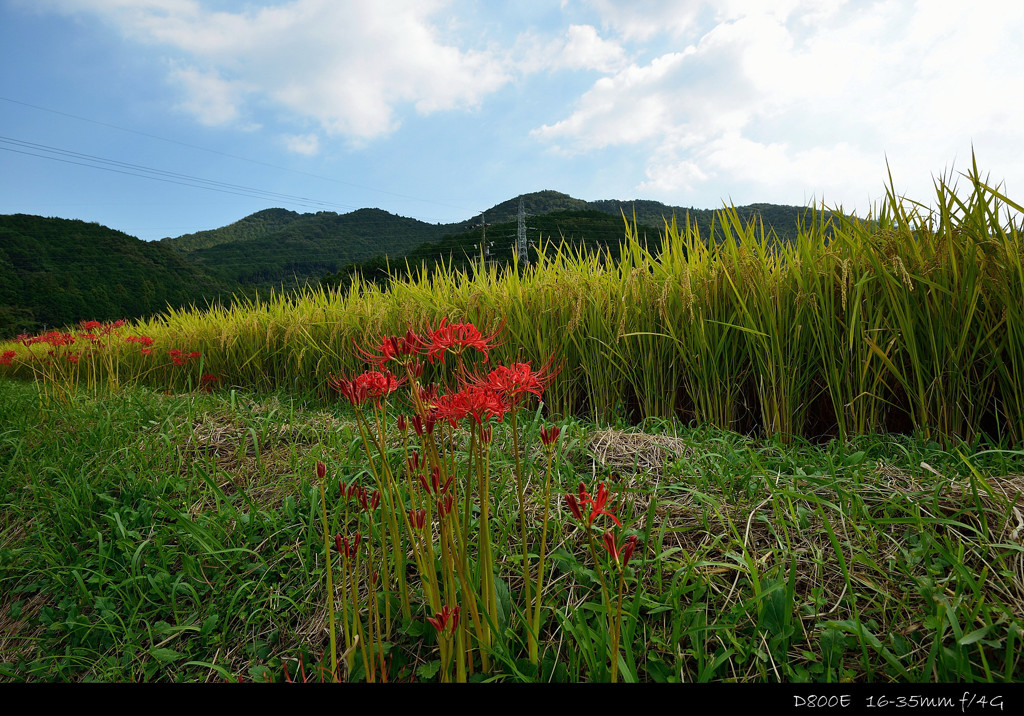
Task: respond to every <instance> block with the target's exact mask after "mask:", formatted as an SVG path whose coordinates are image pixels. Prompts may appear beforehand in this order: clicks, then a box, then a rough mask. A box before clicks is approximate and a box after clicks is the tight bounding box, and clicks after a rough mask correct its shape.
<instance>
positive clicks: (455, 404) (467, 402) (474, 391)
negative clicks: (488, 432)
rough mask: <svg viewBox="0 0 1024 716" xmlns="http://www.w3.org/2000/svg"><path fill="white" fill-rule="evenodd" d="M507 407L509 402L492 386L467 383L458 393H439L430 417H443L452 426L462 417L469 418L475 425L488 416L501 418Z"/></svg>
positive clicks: (437, 418)
mask: <svg viewBox="0 0 1024 716" xmlns="http://www.w3.org/2000/svg"><path fill="white" fill-rule="evenodd" d="M509 409H510V406H509V404H508V403H506V402H505V401H504V400H503V399H502V396H501V395H500V394H499V393H498V391H496V390H494V389H493V388H489V387H483V386H475V385H467V386H466V387H465V388H463V389H462V390H460V391H459V392H458V393H452V394H450V395H439V396H438V397H437V399H436V400H435V401H434V403H433V409H432V410H431V417H433V418H434V419H435V420H440V419H442V418H444V419H446V420H448V422H449V423H450V424H451V425H452V427H455V424H456V423H458V421H460V420H462V419H463V418H471V419H472V420H473V421H474V422H475V423H476V424H477V425H482V424H483V422H484V420H487V419H490V418H497V419H498V420H501V419H502V418H503V417H504V415H505V413H506V412H508V411H509Z"/></svg>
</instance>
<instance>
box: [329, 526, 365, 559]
mask: <svg viewBox="0 0 1024 716" xmlns="http://www.w3.org/2000/svg"><path fill="white" fill-rule="evenodd" d="M362 539H363V536H362V535H361V534H359V533H358V532H356V533H355V535H354V536H353V538H352V543H351V544H349V541H348V537H342V536H341V535H334V546H335V547H336V548H337V550H338V552H339V553H340V554H342V555H344V556H345V557H346V558H348V559H352V558H353V557H355V556H356V554H357V553H358V552H359V542H360V541H361V540H362Z"/></svg>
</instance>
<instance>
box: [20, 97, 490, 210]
mask: <svg viewBox="0 0 1024 716" xmlns="http://www.w3.org/2000/svg"><path fill="white" fill-rule="evenodd" d="M0 100H2V101H4V102H10V103H11V104H18V105H21V106H23V107H30V108H31V109H36V110H39V111H41V112H49V113H50V114H56V115H60V116H62V117H68V118H70V119H75V120H78V121H80V122H88V123H90V124H95V125H98V126H101V127H107V128H109V129H116V130H117V131H119V132H128V133H130V134H137V135H139V136H140V137H147V138H149V139H156V140H158V141H161V142H168V143H170V144H177V145H178V146H181V147H188V148H189V149H197V150H199V151H201V152H208V153H210V154H216V155H218V156H222V157H227V158H228V159H237V160H239V161H242V162H249V163H250V164H258V165H260V166H264V167H267V168H269V169H276V170H278V171H284V172H292V173H293V174H302V175H304V176H308V177H312V178H314V179H321V180H323V181H329V182H334V183H336V184H343V185H345V186H350V187H354V188H356V189H363V190H366V191H373V192H377V193H379V194H387V195H389V196H394V197H398V198H400V199H409V200H411V201H419V202H423V203H426V204H434V205H436V206H444V207H447V208H449V209H458V210H460V211H466V212H470V214H472V213H479V210H475V209H467V208H465V207H462V206H455V205H454V204H446V203H444V202H440V201H434V200H432V199H422V198H420V197H416V196H410V195H408V194H400V193H398V192H394V191H388V190H386V189H377V188H375V187H370V186H366V185H364V184H355V183H353V182H347V181H344V180H342V179H335V178H334V177H328V176H324V175H322V174H314V173H312V172H307V171H303V170H301V169H291V168H290V167H282V166H278V165H276V164H271V163H270V162H264V161H261V160H259V159H251V158H249V157H243V156H240V155H238V154H229V153H228V152H222V151H219V150H217V149H210V148H208V147H202V146H199V145H198V144H190V143H188V142H182V141H179V140H177V139H169V138H167V137H161V136H159V135H156V134H150V133H149V132H141V131H139V130H137V129H130V128H128V127H121V126H119V125H116V124H110V123H109V122H101V121H99V120H96V119H90V118H88V117H82V116H81V115H77V114H71V113H69V112H62V111H60V110H56V109H51V108H49V107H41V106H39V105H37V104H30V103H28V102H22V101H20V100H16V99H12V98H10V97H0Z"/></svg>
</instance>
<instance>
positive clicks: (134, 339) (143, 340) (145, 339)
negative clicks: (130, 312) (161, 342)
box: [125, 336, 153, 348]
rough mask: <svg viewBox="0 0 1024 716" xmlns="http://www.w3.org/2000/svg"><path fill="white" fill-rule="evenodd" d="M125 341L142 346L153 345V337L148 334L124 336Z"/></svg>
mask: <svg viewBox="0 0 1024 716" xmlns="http://www.w3.org/2000/svg"><path fill="white" fill-rule="evenodd" d="M125 341H127V342H128V343H138V344H139V345H140V346H141V347H143V348H149V347H150V346H151V345H153V339H152V338H150V337H149V336H125Z"/></svg>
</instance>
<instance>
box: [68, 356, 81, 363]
mask: <svg viewBox="0 0 1024 716" xmlns="http://www.w3.org/2000/svg"><path fill="white" fill-rule="evenodd" d="M80 358H81V356H76V355H69V356H68V363H77V362H78V361H79V359H80Z"/></svg>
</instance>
